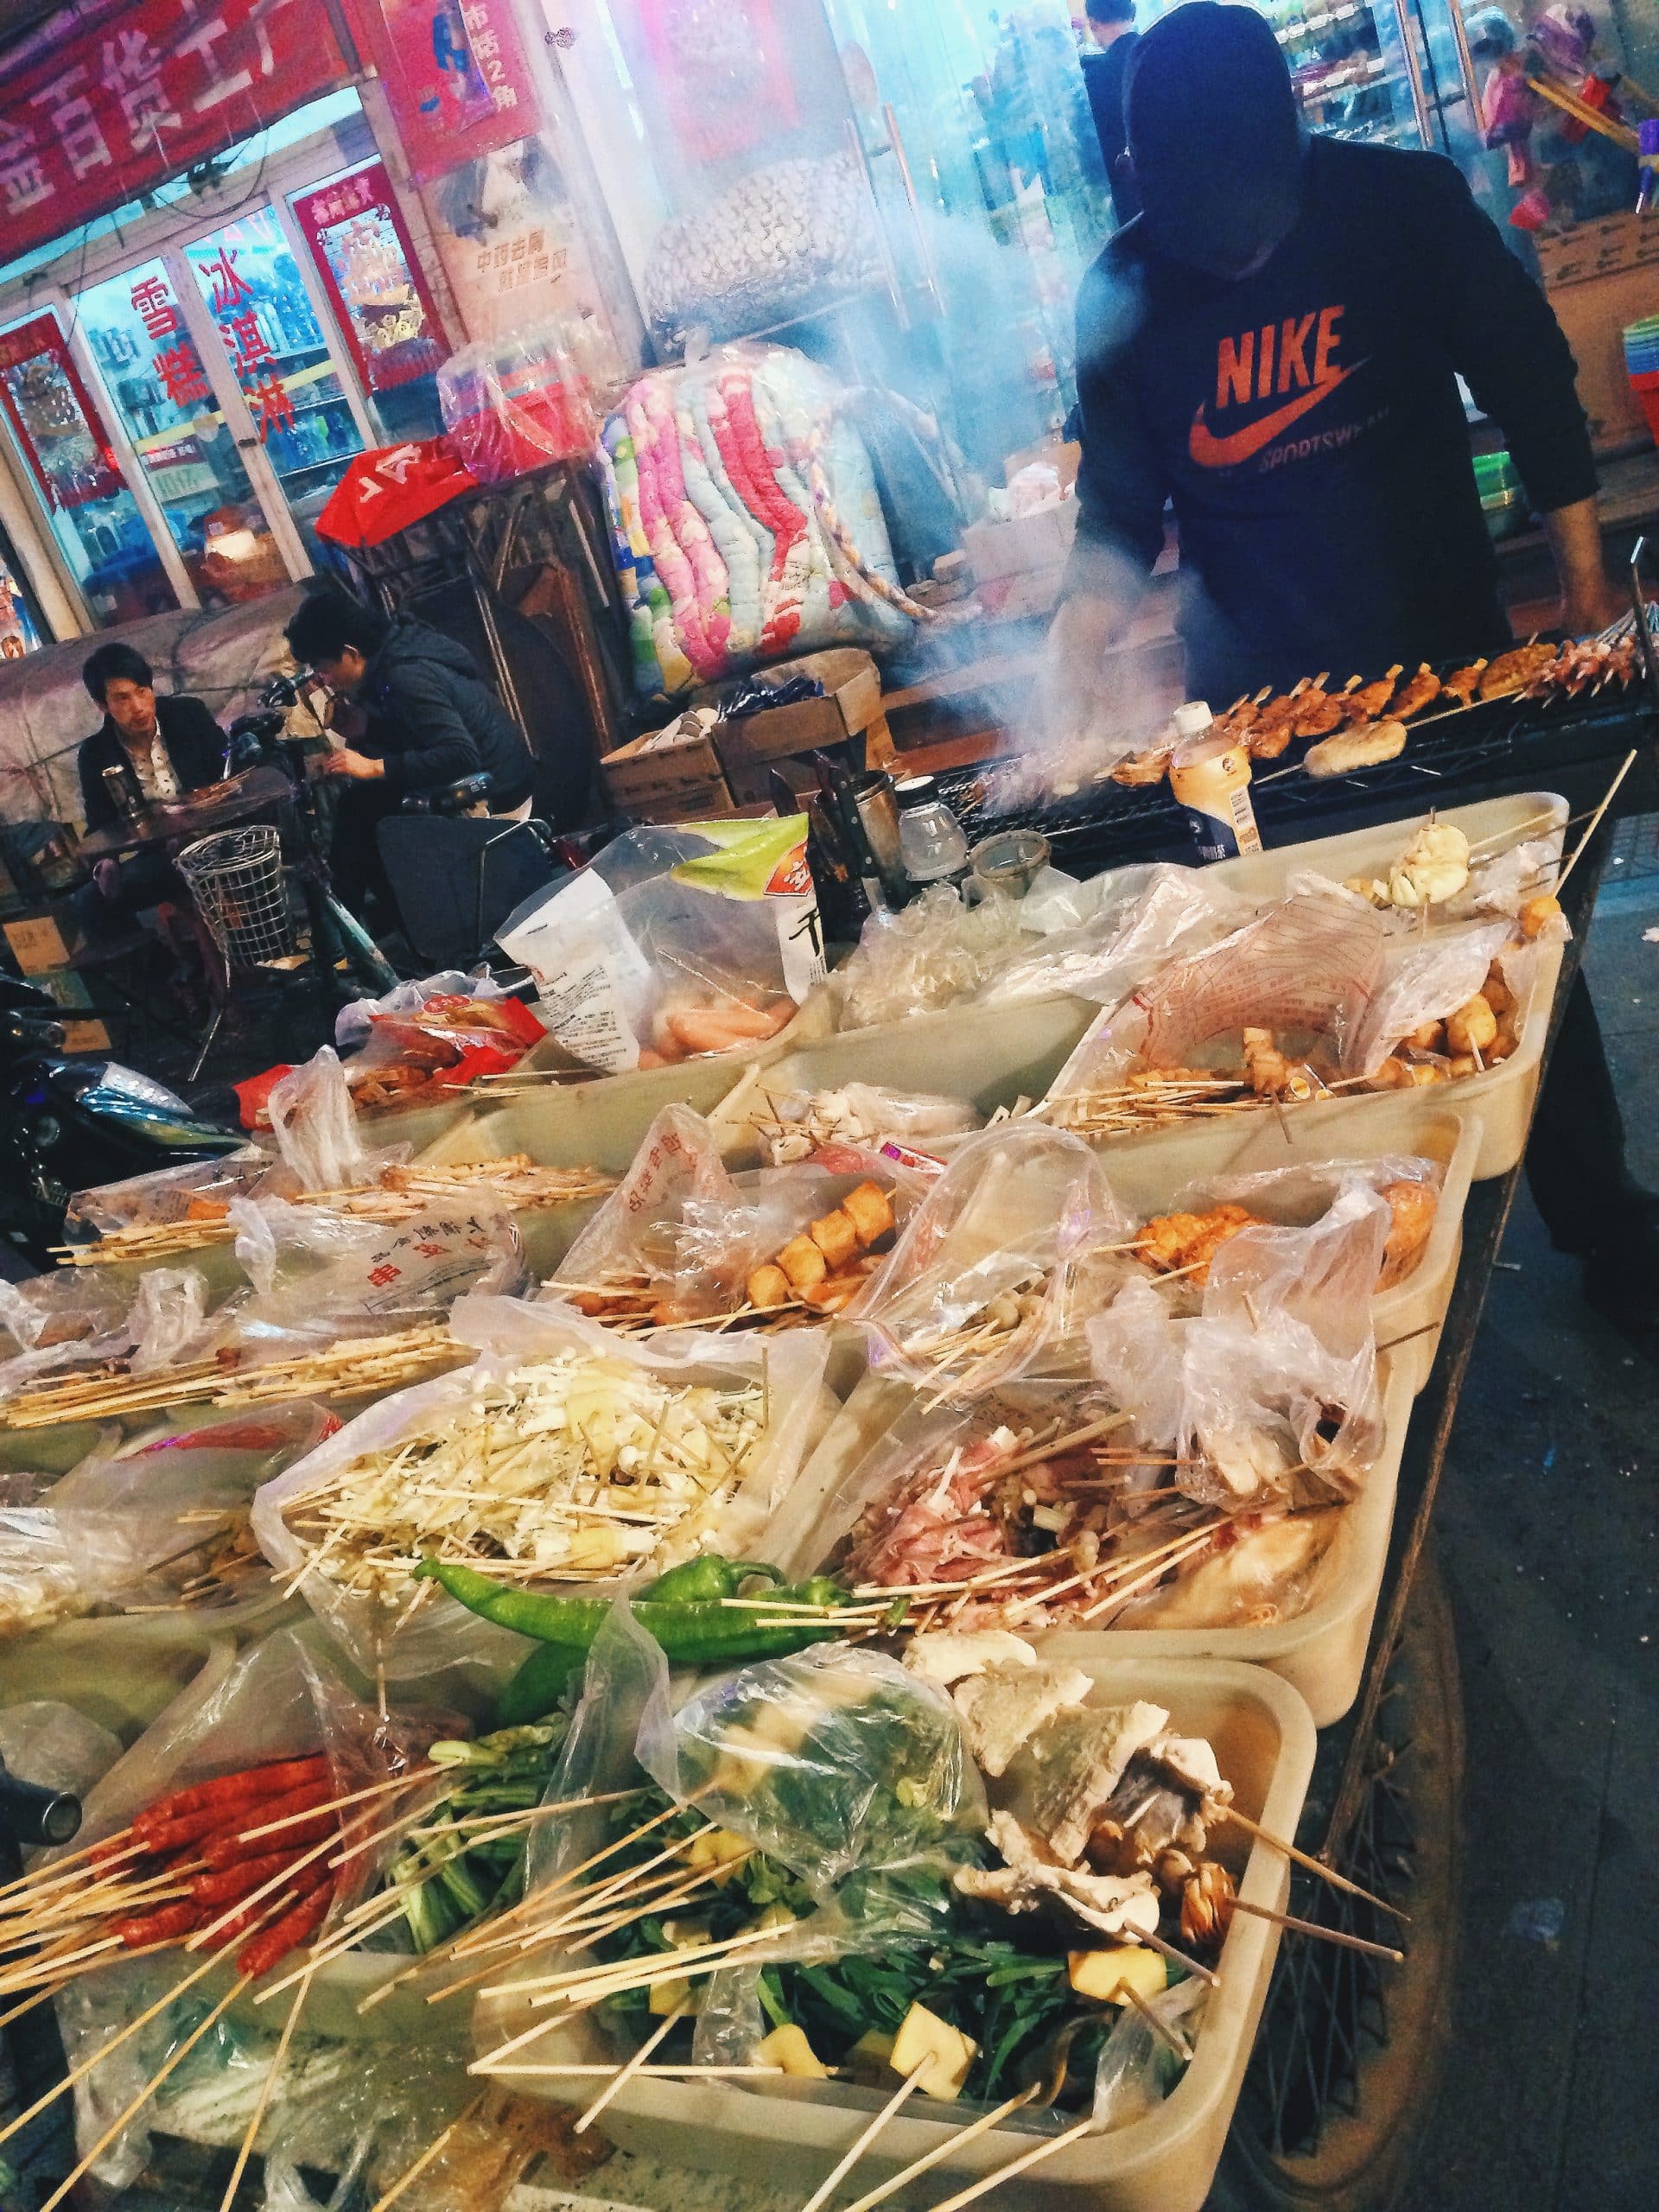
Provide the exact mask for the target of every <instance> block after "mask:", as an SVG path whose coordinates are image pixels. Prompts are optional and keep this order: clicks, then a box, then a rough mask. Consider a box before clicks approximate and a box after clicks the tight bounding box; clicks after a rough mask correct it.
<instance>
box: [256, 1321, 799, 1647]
mask: <svg viewBox="0 0 1659 2212" xmlns="http://www.w3.org/2000/svg"><path fill="white" fill-rule="evenodd" d="M450 1330H451V1333H452V1334H453V1335H454V1337H455V1338H456V1340H457V1341H458V1342H459V1343H461V1344H470V1345H472V1346H473V1347H474V1349H476V1350H477V1351H478V1352H479V1353H480V1358H479V1360H478V1361H477V1363H475V1364H474V1366H472V1367H470V1368H467V1369H464V1370H458V1371H456V1372H454V1373H451V1374H448V1375H444V1376H439V1377H438V1378H437V1379H436V1380H435V1381H433V1382H430V1383H417V1384H416V1386H415V1387H414V1388H413V1389H409V1390H403V1391H398V1392H397V1393H395V1394H394V1395H391V1396H390V1397H387V1398H384V1399H382V1400H381V1401H380V1402H379V1403H378V1405H374V1406H372V1407H370V1408H369V1409H368V1410H367V1411H366V1412H365V1413H362V1414H359V1415H358V1417H357V1419H356V1420H355V1421H351V1422H348V1423H347V1425H346V1427H345V1428H344V1429H342V1430H341V1431H340V1433H339V1434H337V1435H335V1436H331V1437H329V1438H328V1439H327V1440H326V1441H325V1442H324V1443H323V1444H321V1445H320V1446H318V1448H317V1450H316V1451H315V1452H312V1453H310V1454H309V1455H308V1457H307V1458H306V1459H303V1460H302V1461H301V1462H300V1463H299V1464H298V1465H296V1466H293V1467H290V1468H289V1470H288V1471H287V1472H286V1473H285V1474H283V1475H282V1476H280V1477H279V1478H277V1481H275V1482H274V1483H270V1484H267V1485H266V1487H265V1488H264V1490H262V1491H260V1492H259V1494H258V1496H257V1498H256V1499H255V1501H254V1508H253V1529H254V1534H255V1536H256V1537H257V1541H258V1543H259V1547H260V1548H261V1550H262V1551H263V1552H264V1554H265V1556H266V1558H267V1559H268V1560H270V1562H271V1564H272V1565H273V1567H276V1568H277V1571H278V1573H280V1574H281V1575H282V1576H283V1579H284V1580H294V1579H295V1578H296V1577H298V1576H300V1575H301V1574H302V1570H304V1569H305V1568H306V1566H307V1562H308V1560H309V1559H310V1557H311V1550H310V1548H309V1547H308V1545H307V1544H305V1543H303V1542H302V1541H301V1540H300V1539H299V1538H298V1537H297V1536H296V1535H295V1534H294V1533H293V1531H292V1529H290V1528H289V1525H288V1520H287V1516H288V1515H289V1512H290V1511H292V1510H294V1508H295V1507H296V1506H297V1505H298V1503H300V1501H302V1499H303V1498H304V1497H305V1496H306V1494H307V1493H308V1492H309V1491H312V1490H313V1489H314V1488H315V1486H316V1485H317V1484H321V1483H323V1482H325V1481H327V1480H329V1479H331V1478H335V1477H336V1476H338V1475H339V1474H340V1472H341V1471H344V1470H345V1469H346V1468H347V1467H349V1466H350V1465H352V1464H353V1462H354V1461H356V1460H358V1459H359V1458H360V1457H363V1456H365V1455H370V1454H385V1453H390V1452H394V1451H397V1449H399V1448H400V1447H402V1446H405V1445H407V1444H409V1443H410V1441H411V1440H414V1439H415V1438H416V1437H424V1438H443V1437H448V1436H451V1435H454V1434H457V1433H461V1428H462V1427H463V1425H464V1424H465V1423H466V1421H467V1419H468V1417H469V1414H470V1408H472V1407H473V1405H474V1401H475V1399H477V1397H478V1395H479V1392H480V1389H481V1387H482V1386H483V1385H485V1384H486V1383H494V1382H498V1381H500V1382H504V1383H505V1382H507V1381H510V1378H511V1377H512V1376H513V1375H514V1374H515V1373H516V1372H517V1371H518V1370H520V1369H522V1368H524V1367H525V1366H526V1365H529V1364H533V1363H539V1362H544V1361H550V1360H556V1359H558V1358H559V1357H561V1356H563V1355H580V1356H586V1357H588V1358H591V1359H593V1360H594V1361H596V1362H599V1363H602V1368H601V1370H600V1373H601V1376H604V1375H611V1376H620V1377H621V1378H623V1379H624V1380H625V1381H627V1380H629V1379H631V1378H632V1379H643V1380H644V1381H645V1382H646V1383H653V1384H658V1385H661V1386H664V1387H666V1388H669V1389H677V1388H679V1387H681V1386H687V1387H691V1386H697V1385H714V1386H716V1387H719V1388H722V1389H747V1390H755V1389H758V1390H760V1392H761V1393H762V1400H763V1404H764V1406H765V1408H766V1427H765V1430H764V1433H763V1434H762V1435H761V1436H760V1439H759V1440H758V1441H757V1442H756V1444H755V1446H754V1447H753V1450H752V1452H750V1453H749V1454H748V1457H747V1464H746V1465H744V1466H743V1468H742V1469H741V1472H740V1473H739V1474H738V1475H737V1477H736V1478H735V1479H734V1481H733V1482H731V1484H729V1485H726V1486H721V1487H719V1488H717V1489H716V1490H715V1491H714V1492H713V1493H711V1494H709V1495H706V1496H705V1497H704V1498H703V1501H702V1503H701V1504H699V1505H697V1506H696V1507H695V1508H691V1509H690V1510H685V1511H684V1512H683V1515H682V1516H681V1517H680V1518H679V1519H677V1520H676V1521H674V1522H672V1524H671V1526H670V1527H669V1528H668V1529H667V1530H666V1532H665V1533H664V1534H663V1535H661V1536H660V1539H655V1540H653V1545H652V1549H651V1550H650V1551H649V1552H648V1553H645V1554H642V1555H640V1556H639V1557H637V1558H633V1559H631V1560H629V1563H628V1565H627V1567H626V1575H625V1572H624V1569H623V1567H622V1566H621V1564H620V1560H618V1561H616V1562H613V1563H612V1564H611V1565H610V1566H609V1567H607V1568H601V1567H593V1568H591V1569H589V1568H588V1567H582V1566H581V1565H580V1563H579V1562H578V1563H577V1564H576V1565H575V1566H572V1567H567V1568H566V1570H565V1576H564V1578H563V1579H564V1580H565V1581H566V1583H567V1586H568V1584H569V1578H570V1577H571V1575H573V1574H575V1576H576V1578H577V1582H578V1586H579V1587H580V1588H581V1589H582V1590H583V1591H584V1592H587V1593H588V1594H594V1593H597V1594H601V1595H603V1594H608V1593H609V1592H613V1591H614V1590H616V1589H617V1588H619V1587H620V1586H621V1585H622V1582H623V1580H625V1579H626V1580H630V1581H632V1580H649V1579H650V1577H651V1576H652V1575H654V1574H658V1573H662V1572H664V1570H665V1569H666V1568H667V1567H670V1566H671V1565H672V1564H674V1562H675V1561H676V1560H678V1559H683V1558H689V1557H691V1556H693V1555H695V1554H696V1553H697V1552H698V1551H702V1550H709V1549H713V1550H719V1551H722V1552H725V1553H727V1554H730V1555H732V1556H734V1557H748V1558H754V1557H758V1556H761V1555H763V1554H760V1553H759V1552H757V1550H756V1549H755V1547H756V1546H757V1545H760V1544H763V1543H764V1541H765V1535H766V1525H767V1523H768V1522H769V1520H770V1517H771V1516H772V1513H773V1512H774V1511H775V1510H776V1509H777V1506H778V1504H779V1502H780V1500H781V1499H782V1497H783V1496H784V1495H785V1492H786V1491H787V1490H788V1488H789V1485H790V1484H791V1482H792V1481H793V1479H794V1477H795V1473H796V1471H797V1469H798V1467H799V1465H800V1463H801V1459H802V1457H803V1455H804V1452H805V1451H806V1450H807V1449H808V1448H809V1446H810V1442H811V1440H812V1439H813V1437H814V1435H815V1434H816V1433H817V1429H818V1428H819V1427H820V1426H821V1425H822V1423H823V1419H824V1417H825V1408H824V1395H825V1394H824V1391H823V1363H824V1359H825V1357H826V1352H827V1344H826V1342H825V1338H824V1335H823V1332H822V1331H816V1330H791V1331H790V1332H787V1333H786V1334H785V1335H784V1336H781V1337H779V1338H777V1339H776V1340H775V1341H771V1342H768V1341H766V1340H758V1339H751V1340H747V1341H746V1340H744V1339H741V1338H738V1339H734V1338H729V1337H721V1338H715V1339H714V1340H713V1341H712V1342H711V1341H710V1340H709V1338H707V1337H706V1336H700V1335H698V1334H697V1333H696V1332H690V1331H688V1332H674V1331H670V1332H665V1333H664V1334H663V1335H661V1336H658V1337H655V1338H652V1339H651V1341H650V1343H649V1344H636V1343H633V1342H630V1341H628V1340H626V1339H619V1338H616V1337H615V1336H613V1334H611V1333H610V1332H607V1331H606V1330H604V1329H601V1328H599V1327H597V1326H596V1325H594V1324H593V1323H590V1322H588V1321H585V1320H583V1319H582V1317H581V1315H580V1314H578V1313H574V1312H573V1311H571V1310H570V1309H569V1307H568V1306H559V1305H546V1306H538V1305H531V1304H526V1303H524V1302H523V1301H521V1300H516V1299H509V1298H494V1297H486V1296H482V1295H479V1296H475V1297H470V1298H466V1299H463V1300H461V1301H460V1303H459V1304H458V1305H457V1306H455V1308H454V1312H453V1313H452V1314H451V1316H450ZM584 1387H586V1385H584ZM594 1387H595V1388H601V1387H602V1383H595V1384H594ZM474 1418H475V1417H474ZM550 1479H551V1478H550ZM514 1495H515V1496H518V1492H515V1493H514ZM452 1517H454V1516H452ZM561 1579H562V1578H561V1574H560V1571H559V1568H558V1567H557V1565H556V1564H553V1563H550V1565H549V1567H548V1573H547V1580H548V1582H549V1584H550V1585H552V1586H558V1585H559V1584H560V1582H561ZM299 1587H300V1593H301V1595H302V1597H303V1598H304V1599H305V1600H306V1602H307V1604H308V1605H310V1606H311V1608H312V1610H313V1611H315V1613H317V1615H318V1616H319V1618H321V1619H322V1620H323V1621H324V1622H325V1624H327V1627H328V1629H329V1630H330V1632H331V1633H332V1634H333V1635H334V1637H336V1638H337V1640H338V1641H339V1642H340V1644H341V1645H342V1646H343V1648H344V1649H346V1650H347V1651H349V1652H350V1653H351V1654H352V1656H353V1658H354V1659H356V1661H357V1662H358V1663H359V1665H361V1666H364V1667H365V1668H367V1669H373V1668H376V1667H384V1669H385V1673H386V1676H387V1679H388V1680H397V1681H406V1680H411V1679H415V1678H417V1677H418V1676H419V1675H422V1674H423V1672H425V1671H426V1670H428V1669H431V1668H434V1667H437V1666H442V1665H443V1664H445V1663H447V1662H448V1661H449V1660H450V1659H451V1658H456V1659H459V1660H463V1661H466V1662H472V1663H476V1664H478V1665H480V1666H482V1667H483V1668H484V1669H486V1671H488V1670H492V1669H493V1670H494V1671H495V1672H496V1673H497V1675H498V1676H499V1674H500V1673H501V1672H503V1671H505V1669H507V1668H508V1667H509V1666H510V1665H511V1664H512V1663H516V1662H515V1661H514V1658H513V1655H514V1652H515V1651H516V1652H517V1655H518V1658H522V1657H523V1656H524V1655H523V1649H522V1644H521V1640H520V1639H518V1638H517V1637H513V1636H512V1635H511V1634H510V1633H509V1632H508V1631H506V1630H501V1629H496V1628H492V1627H491V1626H490V1625H489V1624H488V1623H487V1622H485V1621H481V1620H480V1619H479V1618H477V1617H476V1616H475V1615H474V1614H471V1613H468V1612H467V1611H464V1610H463V1609H462V1608H461V1606H459V1605H456V1604H455V1603H454V1600H453V1599H448V1598H446V1597H443V1596H442V1595H441V1594H437V1593H434V1594H433V1595H432V1597H431V1598H430V1599H429V1602H426V1603H423V1605H422V1607H421V1611H420V1616H419V1618H418V1619H417V1620H416V1621H415V1622H413V1623H412V1624H410V1625H409V1626H408V1627H406V1628H405V1627H404V1625H403V1623H404V1614H405V1611H406V1609H407V1605H408V1603H409V1599H410V1595H411V1594H412V1593H411V1592H400V1593H398V1594H397V1596H396V1598H395V1599H391V1600H389V1601H388V1602H385V1603H384V1604H377V1603H375V1602H373V1601H372V1600H371V1599H368V1598H366V1597H365V1596H364V1595H363V1594H361V1593H360V1592H356V1591H353V1590H351V1589H348V1588H346V1587H345V1586H343V1585H342V1584H341V1583H340V1582H338V1581H336V1580H331V1579H330V1578H329V1577H328V1576H327V1574H325V1573H321V1572H319V1571H318V1570H317V1568H316V1567H315V1566H313V1567H312V1568H311V1570H310V1571H309V1572H307V1573H304V1574H303V1580H302V1581H301V1582H300V1585H299Z"/></svg>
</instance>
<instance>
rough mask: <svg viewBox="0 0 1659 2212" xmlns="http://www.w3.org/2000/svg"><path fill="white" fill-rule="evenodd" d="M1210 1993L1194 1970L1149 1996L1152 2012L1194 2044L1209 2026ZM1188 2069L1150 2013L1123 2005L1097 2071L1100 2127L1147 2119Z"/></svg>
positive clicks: (1096, 2113)
mask: <svg viewBox="0 0 1659 2212" xmlns="http://www.w3.org/2000/svg"><path fill="white" fill-rule="evenodd" d="M1209 1995H1210V1987H1209V1984H1208V1983H1207V1982H1205V1981H1201V1980H1199V1979H1198V1976H1197V1975H1196V1974H1189V1975H1188V1976H1187V1978H1186V1980H1185V1981H1178V1982H1176V1983H1175V1984H1174V1986H1173V1987H1172V1988H1168V1989H1166V1990H1164V1991H1162V1992H1161V1993H1160V1994H1159V1995H1158V1996H1156V1997H1153V1998H1150V1999H1147V2011H1148V2012H1156V2014H1157V2015H1158V2018H1160V2020H1161V2021H1162V2022H1163V2023H1164V2025H1165V2026H1166V2027H1167V2028H1173V2029H1174V2030H1175V2031H1176V2032H1177V2033H1178V2034H1179V2035H1182V2036H1184V2037H1185V2039H1186V2041H1187V2043H1188V2044H1195V2043H1196V2042H1197V2040H1198V2032H1199V2031H1200V2029H1201V2028H1202V2027H1203V2025H1204V2015H1205V2006H1206V2004H1207V2000H1208V1999H1209ZM1185 2070H1186V2069H1185V2066H1184V2065H1183V2064H1182V2063H1181V2061H1180V2060H1179V2058H1177V2057H1176V2056H1175V2054H1174V2052H1173V2050H1171V2049H1170V2048H1169V2046H1168V2044H1166V2042H1165V2041H1164V2039H1163V2037H1161V2036H1160V2035H1158V2034H1157V2033H1156V2032H1155V2031H1154V2029H1153V2028H1152V2026H1151V2025H1150V2024H1148V2022H1147V2019H1146V2018H1145V2016H1144V2015H1143V2014H1142V2013H1141V2012H1137V2011H1136V2010H1135V2007H1134V2006H1133V2005H1123V2006H1122V2008H1121V2010H1120V2012H1119V2013H1118V2017H1117V2021H1116V2024H1115V2025H1114V2027H1113V2029H1112V2031H1111V2033H1110V2034H1109V2036H1108V2037H1107V2038H1106V2041H1105V2043H1104V2044H1103V2045H1102V2047H1101V2053H1100V2058H1099V2062H1098V2063H1097V2064H1096V2069H1095V2102H1094V2120H1095V2126H1096V2127H1097V2128H1098V2129H1100V2130H1101V2131H1102V2132H1103V2133H1110V2132H1111V2131H1112V2130H1113V2129H1115V2128H1119V2127H1129V2126H1133V2125H1134V2123H1135V2121H1136V2120H1144V2119H1145V2118H1146V2116H1147V2113H1150V2112H1155V2111H1156V2109H1157V2108H1158V2107H1159V2106H1160V2104H1162V2102H1163V2101H1164V2099H1165V2098H1166V2096H1168V2095H1169V2094H1170V2092H1171V2090H1172V2089H1173V2088H1174V2087H1175V2085H1176V2083H1177V2082H1179V2080H1180V2079H1181V2076H1182V2075H1183V2074H1184V2073H1185Z"/></svg>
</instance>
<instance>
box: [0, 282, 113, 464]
mask: <svg viewBox="0 0 1659 2212" xmlns="http://www.w3.org/2000/svg"><path fill="white" fill-rule="evenodd" d="M31 361H45V362H48V363H49V364H50V365H51V367H52V368H53V369H54V370H55V371H56V372H57V374H58V376H59V378H60V379H61V380H62V383H63V385H66V386H67V390H68V392H69V395H70V397H72V398H73V402H74V404H75V407H76V408H77V409H78V410H79V414H80V416H81V419H82V421H83V423H85V426H86V433H87V438H86V450H85V453H84V455H83V457H82V458H81V459H80V460H79V461H78V463H77V464H76V465H75V467H74V468H73V474H68V473H66V471H65V470H64V468H62V467H58V468H56V469H48V467H46V466H45V464H44V462H43V461H42V460H41V454H40V450H39V448H38V447H37V446H36V444H35V434H34V432H33V431H32V430H31V429H29V424H28V423H27V422H26V421H25V420H24V418H23V414H22V410H21V409H20V407H19V406H18V404H17V398H16V392H15V391H14V390H13V386H12V372H13V371H14V370H16V369H20V368H22V367H25V366H26V365H28V364H29V362H31ZM0 407H3V408H4V409H5V410H6V415H7V418H8V420H9V421H10V423H11V427H12V429H13V430H14V431H15V432H16V437H17V442H18V444H19V445H20V446H21V447H22V449H23V451H24V453H25V454H28V456H29V467H31V468H32V469H33V470H34V472H35V479H36V481H37V482H38V483H39V485H40V487H41V491H42V492H43V493H45V494H46V499H47V504H48V506H53V507H59V508H62V507H80V506H85V505H86V504H87V503H88V501H90V500H92V499H111V498H113V496H114V495H115V493H118V492H119V491H120V490H121V489H122V488H123V485H124V478H123V476H122V474H121V471H120V467H119V466H118V463H117V461H116V458H115V454H114V453H113V452H112V451H111V446H110V434H109V432H108V431H107V430H106V429H105V427H104V418H103V416H101V415H99V411H98V408H97V405H96V404H95V402H94V401H93V398H92V393H91V392H90V391H87V389H86V385H85V384H84V383H83V382H82V380H81V374H80V371H79V369H78V368H77V367H76V366H75V364H74V361H73V359H72V357H71V355H70V352H69V348H68V347H67V346H66V345H65V344H64V342H63V333H62V332H61V331H60V329H59V328H58V326H57V323H56V321H55V320H54V317H53V316H51V315H35V317H34V318H33V319H32V321H29V322H22V323H19V324H18V326H17V327H16V330H9V331H7V332H6V334H5V335H4V336H3V337H0ZM61 428H62V439H66V440H74V439H75V432H74V430H73V426H72V425H71V424H70V423H64V424H63V425H62V426H61ZM61 442H62V440H60V439H56V438H54V444H59V443H61ZM76 442H77V444H78V443H79V441H76ZM64 450H65V451H66V452H67V451H68V450H69V448H68V447H67V445H66V446H65V447H64Z"/></svg>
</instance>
